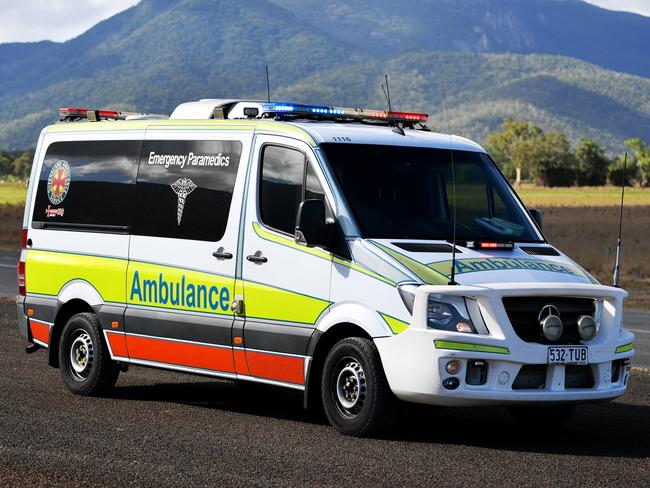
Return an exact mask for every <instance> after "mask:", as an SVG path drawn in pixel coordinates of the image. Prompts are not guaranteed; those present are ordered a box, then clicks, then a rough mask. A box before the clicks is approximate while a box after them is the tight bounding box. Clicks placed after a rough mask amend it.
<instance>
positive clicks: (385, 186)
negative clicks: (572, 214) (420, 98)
mask: <svg viewBox="0 0 650 488" xmlns="http://www.w3.org/2000/svg"><path fill="white" fill-rule="evenodd" d="M321 147H322V150H323V152H324V153H325V156H326V158H327V161H328V162H329V165H330V167H331V168H332V170H333V172H334V174H335V175H336V178H337V180H338V183H339V186H340V188H341V191H342V192H343V194H344V197H345V199H346V201H347V202H348V204H349V206H350V209H351V211H352V213H353V215H354V217H355V219H356V221H357V224H358V225H359V227H360V230H361V232H362V233H363V237H366V238H375V239H430V240H449V239H452V237H453V224H452V220H453V205H452V203H453V200H452V196H453V190H452V171H451V152H450V151H449V150H448V149H432V148H422V147H404V146H379V145H370V144H336V143H325V144H321ZM453 157H454V167H455V177H456V178H455V179H456V219H457V225H456V238H457V239H458V240H499V241H519V242H541V240H540V238H539V235H538V234H537V232H536V231H535V229H534V228H533V225H532V224H531V221H530V220H529V219H528V218H527V216H526V214H525V213H524V211H523V210H522V208H521V206H520V205H519V204H518V202H517V200H516V197H515V195H514V193H513V192H512V190H511V189H510V187H509V186H508V184H507V182H506V181H505V179H504V177H503V176H502V175H501V173H500V172H499V170H498V169H497V168H496V166H495V164H494V163H493V162H492V160H491V159H490V158H489V157H488V156H487V155H486V154H483V153H477V152H470V151H454V152H453Z"/></svg>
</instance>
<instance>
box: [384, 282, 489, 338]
mask: <svg viewBox="0 0 650 488" xmlns="http://www.w3.org/2000/svg"><path fill="white" fill-rule="evenodd" d="M419 286H420V285H416V284H405V285H400V286H398V287H397V290H398V291H399V295H400V297H402V301H403V302H404V306H405V307H406V308H407V310H408V311H409V313H411V314H413V304H414V303H415V293H416V292H417V290H418V287H419ZM427 327H429V328H431V329H437V330H449V331H453V332H464V333H467V334H476V333H477V332H476V328H475V327H474V324H473V323H472V320H471V319H470V318H469V312H468V311H467V306H466V304H465V299H464V298H463V297H455V296H443V295H429V302H428V303H427Z"/></svg>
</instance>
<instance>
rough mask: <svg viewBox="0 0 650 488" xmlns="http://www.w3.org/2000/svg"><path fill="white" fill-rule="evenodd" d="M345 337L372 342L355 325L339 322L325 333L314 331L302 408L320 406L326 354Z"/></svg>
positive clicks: (361, 329)
mask: <svg viewBox="0 0 650 488" xmlns="http://www.w3.org/2000/svg"><path fill="white" fill-rule="evenodd" d="M347 337H363V338H364V339H369V340H372V337H371V336H370V334H369V333H368V332H367V331H366V330H364V329H363V328H362V327H360V326H359V325H357V324H354V323H351V322H340V323H338V324H333V325H331V326H330V327H328V328H327V330H325V331H321V330H316V331H315V332H314V334H313V335H312V337H311V339H310V340H309V346H308V352H307V354H308V356H310V357H311V361H310V362H309V367H308V368H307V375H306V378H305V393H304V400H303V402H304V407H305V408H306V409H308V410H309V409H312V408H317V406H318V405H320V401H319V400H320V381H319V379H320V377H321V374H322V372H323V365H324V363H325V358H326V357H327V353H328V352H329V351H330V349H332V347H333V346H334V344H336V343H337V342H338V341H340V340H342V339H345V338H347Z"/></svg>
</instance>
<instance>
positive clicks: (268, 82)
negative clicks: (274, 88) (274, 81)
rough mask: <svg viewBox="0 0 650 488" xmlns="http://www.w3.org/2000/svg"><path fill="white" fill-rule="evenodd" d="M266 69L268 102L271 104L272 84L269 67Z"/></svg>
mask: <svg viewBox="0 0 650 488" xmlns="http://www.w3.org/2000/svg"><path fill="white" fill-rule="evenodd" d="M264 68H265V69H266V101H267V102H269V103H271V82H270V81H269V67H268V66H264Z"/></svg>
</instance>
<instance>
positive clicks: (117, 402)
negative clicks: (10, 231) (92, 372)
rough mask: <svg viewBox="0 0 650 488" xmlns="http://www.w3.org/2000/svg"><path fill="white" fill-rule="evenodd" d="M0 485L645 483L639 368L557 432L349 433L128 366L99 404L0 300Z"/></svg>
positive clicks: (205, 383)
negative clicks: (28, 344)
mask: <svg viewBox="0 0 650 488" xmlns="http://www.w3.org/2000/svg"><path fill="white" fill-rule="evenodd" d="M0 337H2V340H0V370H1V371H2V374H1V375H0V395H1V396H0V486H27V485H29V486H45V485H48V486H73V485H74V484H76V485H86V484H88V483H91V484H93V485H97V486H125V485H136V486H157V487H158V486H161V487H162V486H178V485H181V484H182V485H183V486H188V487H189V486H283V487H284V486H301V487H305V486H343V485H346V486H359V487H363V486H373V487H380V486H398V485H399V486H424V485H426V486H480V487H482V488H487V487H491V486H495V487H505V486H517V487H520V486H536V487H552V488H556V487H558V486H562V487H564V486H570V487H580V486H585V487H587V486H621V487H626V488H630V487H637V486H638V487H642V486H643V487H647V486H650V461H649V460H648V458H649V457H650V443H649V442H648V439H650V421H649V419H650V374H648V373H647V372H643V371H637V370H635V371H634V372H633V378H632V381H631V386H630V391H629V392H628V394H627V395H626V396H625V397H623V398H621V399H619V400H616V401H614V402H611V403H605V404H593V405H585V406H583V407H581V408H580V409H579V410H578V413H577V415H576V416H575V417H574V418H573V419H572V420H571V421H570V422H569V424H568V425H567V427H566V428H564V429H557V430H553V431H552V432H547V433H544V434H534V433H532V432H527V431H526V430H522V429H521V428H520V427H518V426H517V425H516V424H514V423H513V422H512V421H511V420H510V418H509V417H508V416H507V415H506V413H505V412H504V411H503V410H502V409H499V408H480V409H460V410H456V411H454V410H451V409H428V408H417V409H410V410H408V411H406V412H404V413H402V415H401V417H400V421H399V424H398V426H397V428H396V429H395V431H394V432H393V433H392V434H391V435H390V436H388V437H387V438H384V439H379V440H377V439H374V440H372V439H352V438H347V437H343V436H341V435H339V434H337V433H336V432H335V431H334V430H333V429H332V428H330V427H329V426H327V425H326V424H325V423H324V422H323V421H322V420H319V419H317V418H312V417H310V416H309V415H308V414H307V413H306V412H304V411H303V410H302V408H301V405H300V399H299V397H297V396H295V394H290V393H285V392H278V391H275V390H268V389H253V390H249V389H244V390H242V389H240V388H238V387H237V386H236V385H234V384H232V383H228V382H224V381H218V380H209V379H206V378H202V377H194V376H186V375H181V374H176V373H167V372H161V371H156V370H150V369H145V368H132V369H131V370H130V371H129V372H128V373H126V374H122V375H121V377H120V379H119V381H118V384H117V387H116V388H115V390H114V391H113V393H112V394H111V395H110V396H109V397H107V398H81V397H76V396H74V395H72V394H70V393H68V392H67V391H65V390H64V388H63V385H62V383H61V380H60V378H59V375H58V371H57V370H54V369H52V368H49V367H48V366H46V364H45V353H44V351H39V352H37V353H35V354H31V355H27V354H25V353H24V346H25V343H24V341H23V340H22V339H21V338H20V337H19V335H18V333H17V331H16V327H15V324H14V305H13V303H12V302H10V301H0Z"/></svg>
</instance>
